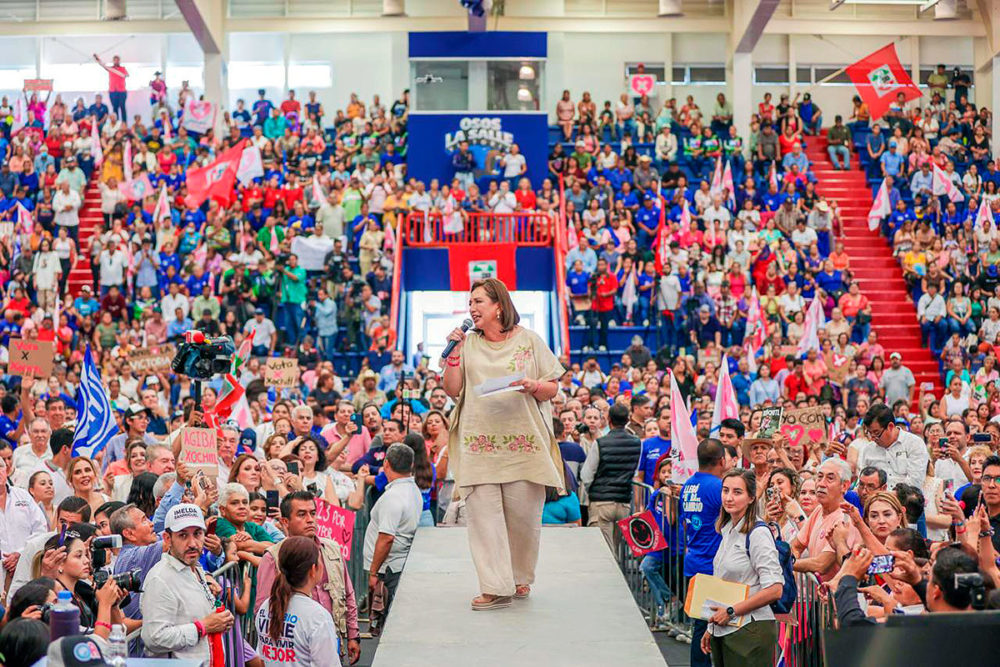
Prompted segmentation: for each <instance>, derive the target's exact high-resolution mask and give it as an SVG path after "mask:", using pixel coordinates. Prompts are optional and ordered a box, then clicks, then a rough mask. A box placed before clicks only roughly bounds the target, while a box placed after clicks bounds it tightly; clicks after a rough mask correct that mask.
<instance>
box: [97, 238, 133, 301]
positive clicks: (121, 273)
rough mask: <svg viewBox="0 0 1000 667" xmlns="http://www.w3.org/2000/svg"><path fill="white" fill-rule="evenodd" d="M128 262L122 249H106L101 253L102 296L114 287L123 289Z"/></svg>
mask: <svg viewBox="0 0 1000 667" xmlns="http://www.w3.org/2000/svg"><path fill="white" fill-rule="evenodd" d="M126 263H127V260H126V259H125V253H123V252H122V251H121V248H114V249H109V248H105V249H104V250H102V251H101V257H100V264H101V296H103V295H104V294H105V293H106V292H107V290H108V289H110V288H111V287H112V286H118V287H121V286H122V285H124V284H125V266H126Z"/></svg>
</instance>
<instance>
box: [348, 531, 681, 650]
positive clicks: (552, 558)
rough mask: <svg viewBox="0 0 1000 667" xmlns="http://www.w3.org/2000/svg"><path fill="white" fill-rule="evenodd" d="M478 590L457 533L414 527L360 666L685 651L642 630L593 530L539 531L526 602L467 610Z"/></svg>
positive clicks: (619, 577)
mask: <svg viewBox="0 0 1000 667" xmlns="http://www.w3.org/2000/svg"><path fill="white" fill-rule="evenodd" d="M477 591H478V588H477V585H476V575H475V570H474V569H473V566H472V560H471V557H470V555H469V546H468V538H467V537H466V533H465V529H463V528H434V529H421V530H420V531H419V532H418V533H417V536H416V539H415V540H414V544H413V548H412V549H411V551H410V555H409V559H408V560H407V563H406V569H405V570H404V572H403V578H402V580H401V582H400V585H399V589H398V591H397V592H396V599H395V601H394V602H393V606H392V610H391V611H390V614H389V619H388V622H387V623H386V627H385V631H384V632H383V634H382V637H381V638H380V640H379V641H378V645H377V649H376V647H375V646H373V644H375V642H374V641H366V642H364V644H365V645H364V647H363V652H364V657H363V659H362V663H368V661H370V660H371V661H372V663H371V664H372V665H374V667H399V665H406V666H407V667H423V666H425V665H426V666H428V667H450V666H452V665H454V666H456V667H457V666H459V665H461V666H463V667H464V666H466V665H476V666H477V667H491V666H494V665H496V666H498V667H499V666H500V665H503V666H504V667H507V666H509V665H512V664H517V665H519V666H521V667H530V666H532V665H539V666H541V665H544V666H546V667H550V666H561V665H566V666H567V667H568V666H570V665H572V666H573V667H581V666H586V665H602V666H604V665H617V664H620V665H629V666H630V667H644V666H649V667H653V666H654V665H655V666H657V667H660V666H662V665H665V664H666V661H665V659H664V655H665V653H666V651H663V650H662V649H661V647H660V646H658V644H659V643H664V644H669V645H671V646H670V649H669V650H670V652H671V653H672V654H673V655H677V654H678V653H680V651H678V650H677V649H682V651H683V650H685V649H688V647H687V646H686V645H680V644H677V643H676V642H674V641H673V640H671V639H668V638H667V637H666V636H665V635H662V634H659V636H657V637H655V638H654V636H653V634H652V633H650V631H649V628H648V627H647V626H646V623H645V621H644V620H643V618H642V616H641V614H640V613H639V610H638V608H637V607H636V606H635V603H634V601H633V599H632V596H631V594H630V593H629V591H628V588H627V587H626V584H625V581H624V579H623V578H622V575H621V572H620V571H619V569H618V566H617V565H616V563H615V561H614V559H613V558H612V556H611V552H610V551H609V550H608V548H607V545H606V544H605V543H604V539H603V538H602V537H601V533H600V531H598V530H597V529H566V528H546V529H544V530H543V531H542V545H541V554H540V557H539V562H538V571H537V581H536V582H535V585H534V586H533V587H532V593H531V597H530V598H529V599H527V600H523V601H517V602H515V604H514V605H513V606H511V607H509V608H507V609H499V610H496V611H490V612H473V611H472V610H471V609H470V608H469V602H470V601H471V600H472V598H473V597H474V596H475V595H476V593H477ZM663 648H666V646H664V647H663ZM373 651H374V656H373V655H372V652H373ZM685 652H686V651H685Z"/></svg>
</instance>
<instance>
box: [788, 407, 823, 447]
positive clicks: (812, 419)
mask: <svg viewBox="0 0 1000 667" xmlns="http://www.w3.org/2000/svg"><path fill="white" fill-rule="evenodd" d="M780 431H781V433H782V435H784V436H785V437H786V438H788V444H789V445H791V446H792V447H798V446H799V445H807V446H808V445H812V444H815V443H825V442H827V441H828V440H829V437H828V433H829V431H828V429H827V426H826V415H825V414H824V413H823V408H821V407H814V408H799V409H797V410H786V411H785V412H784V413H783V415H782V418H781V429H780Z"/></svg>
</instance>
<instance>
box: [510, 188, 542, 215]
mask: <svg viewBox="0 0 1000 667" xmlns="http://www.w3.org/2000/svg"><path fill="white" fill-rule="evenodd" d="M514 199H516V200H517V203H518V204H520V205H521V208H522V209H524V210H526V211H528V210H532V209H534V208H535V205H536V204H537V203H538V201H537V198H536V197H535V193H534V192H532V191H531V190H521V189H520V188H518V189H517V190H515V191H514Z"/></svg>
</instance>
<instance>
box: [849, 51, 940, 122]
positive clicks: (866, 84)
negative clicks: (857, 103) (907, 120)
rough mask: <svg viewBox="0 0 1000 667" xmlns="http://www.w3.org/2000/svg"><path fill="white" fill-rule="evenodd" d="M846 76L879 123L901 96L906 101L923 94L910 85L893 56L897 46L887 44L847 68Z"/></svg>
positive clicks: (908, 78)
mask: <svg viewBox="0 0 1000 667" xmlns="http://www.w3.org/2000/svg"><path fill="white" fill-rule="evenodd" d="M847 76H848V77H849V78H850V79H851V81H853V82H854V85H855V86H856V87H857V89H858V95H860V96H861V99H862V100H863V101H864V102H865V104H867V105H868V111H869V112H871V115H872V119H873V120H878V119H879V118H881V117H882V116H884V115H885V112H886V111H888V110H889V106H890V105H891V104H892V103H893V102H895V101H896V96H897V95H898V94H899V93H903V98H904V99H905V100H912V99H915V98H917V97H920V96H921V95H922V94H923V93H921V92H920V89H919V88H917V87H916V86H915V85H913V80H912V79H911V78H910V76H909V75H908V74H907V73H906V70H905V69H903V66H902V65H901V64H900V62H899V56H898V55H897V54H896V45H895V44H889V45H888V46H884V47H882V48H881V49H879V50H878V51H876V52H875V53H873V54H871V55H869V56H866V57H864V58H862V59H861V60H859V61H858V62H856V63H854V64H853V65H851V66H850V67H848V68H847Z"/></svg>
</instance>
